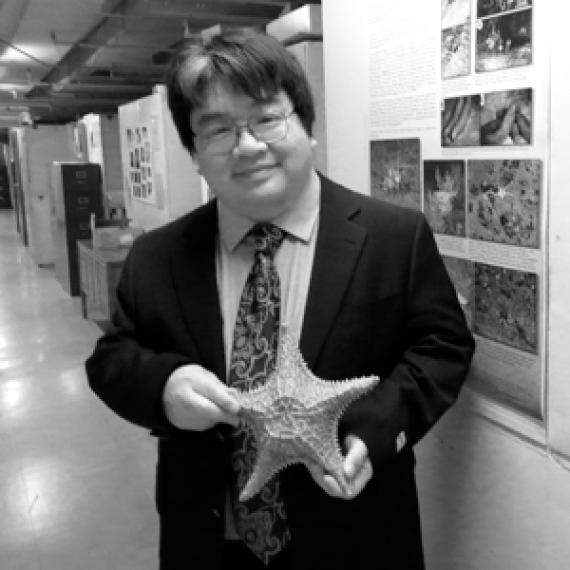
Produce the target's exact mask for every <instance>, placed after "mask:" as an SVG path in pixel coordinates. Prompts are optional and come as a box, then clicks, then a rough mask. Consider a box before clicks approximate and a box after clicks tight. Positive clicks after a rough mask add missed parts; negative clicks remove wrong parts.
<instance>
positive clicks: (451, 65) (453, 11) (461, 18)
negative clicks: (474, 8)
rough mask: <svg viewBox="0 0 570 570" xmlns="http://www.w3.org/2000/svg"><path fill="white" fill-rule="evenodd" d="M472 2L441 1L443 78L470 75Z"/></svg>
mask: <svg viewBox="0 0 570 570" xmlns="http://www.w3.org/2000/svg"><path fill="white" fill-rule="evenodd" d="M470 16H471V0H441V77H442V79H449V78H451V77H461V76H463V75H468V74H469V70H470V65H471V17H470Z"/></svg>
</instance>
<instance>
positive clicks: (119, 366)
mask: <svg viewBox="0 0 570 570" xmlns="http://www.w3.org/2000/svg"><path fill="white" fill-rule="evenodd" d="M321 183H322V198H321V211H320V226H319V234H318V239H317V244H316V252H315V260H314V265H313V272H312V277H311V283H310V289H309V294H308V299H307V306H306V313H305V319H304V324H303V330H302V338H301V352H302V353H303V355H304V357H305V360H306V361H307V363H308V365H309V367H310V368H311V369H312V370H313V372H314V373H315V374H317V375H318V376H320V377H323V378H330V379H344V378H349V377H354V376H360V375H369V374H378V375H379V376H380V377H381V378H382V382H381V384H380V385H379V386H378V387H377V388H376V389H375V390H373V391H372V392H371V393H370V394H367V395H366V396H364V397H362V398H361V399H359V400H357V401H356V402H355V403H353V404H352V405H351V406H350V407H349V409H348V410H347V412H346V413H345V415H344V416H343V418H342V421H341V426H340V431H341V435H342V434H343V433H346V432H351V433H354V434H356V435H358V436H359V437H361V438H362V439H363V440H364V442H365V443H366V445H367V447H368V450H369V454H370V458H371V461H372V464H373V468H374V477H373V479H372V480H371V481H370V482H369V484H368V485H367V486H366V487H365V489H364V490H363V492H362V493H361V494H360V495H359V496H358V497H357V498H356V499H354V500H351V501H344V500H340V499H333V498H330V497H328V496H327V495H326V494H325V493H324V492H323V491H321V490H320V489H319V488H318V487H317V486H316V485H315V484H314V483H313V481H312V479H311V478H310V475H309V474H308V471H307V470H306V469H305V467H303V466H301V465H299V466H292V467H289V468H288V469H286V470H285V471H283V473H282V475H281V477H282V481H283V483H282V485H283V492H284V496H285V500H286V506H287V510H288V518H289V524H290V526H291V531H292V536H293V542H292V548H293V556H294V559H295V562H294V565H293V568H294V569H295V570H298V569H299V570H300V569H304V568H307V569H308V568H323V569H324V568H326V569H331V568H342V567H350V568H352V569H357V568H386V569H397V570H402V569H406V568H409V569H414V570H418V569H420V568H423V562H422V551H421V550H422V547H421V536H420V530H419V516H418V508H417V499H416V488H415V481H414V474H413V465H414V456H413V452H412V446H413V444H415V443H416V442H417V441H418V440H419V439H420V438H421V437H422V436H423V435H424V434H425V433H426V432H427V430H428V429H429V428H430V427H432V426H433V424H434V423H435V422H436V421H437V419H438V418H439V417H440V416H441V414H442V413H443V412H444V411H445V410H446V409H447V408H448V407H449V406H450V405H451V404H452V403H453V402H454V400H455V399H456V397H457V395H458V392H459V390H460V387H461V384H462V382H463V380H464V378H465V376H466V373H467V370H468V367H469V363H470V360H471V355H472V352H473V339H472V336H471V334H470V333H469V331H468V329H467V326H466V323H465V319H464V316H463V313H462V310H461V308H460V306H459V304H458V302H457V297H456V293H455V290H454V288H453V286H452V285H451V282H450V280H449V278H448V275H447V272H446V270H445V267H444V265H443V263H442V261H441V258H440V256H439V254H438V251H437V248H436V245H435V242H434V239H433V236H432V233H431V231H430V229H429V228H428V225H427V223H426V221H425V219H424V217H423V215H422V214H420V213H418V212H415V211H412V210H407V209H402V208H397V207H394V206H391V205H388V204H385V203H382V202H380V201H378V200H374V199H371V198H369V197H365V196H362V195H360V194H356V193H353V192H350V191H348V190H346V189H344V188H342V187H340V186H338V185H336V184H334V183H333V182H331V181H330V180H327V179H326V178H324V177H321ZM216 212H217V210H216V206H215V203H214V202H211V203H209V204H207V205H205V206H203V207H201V208H199V209H197V210H195V211H193V212H191V213H190V214H188V215H186V216H184V217H182V218H180V219H178V220H176V221H174V222H172V223H170V224H167V225H165V226H163V227H161V228H159V229H157V230H154V231H152V232H149V233H148V234H145V235H143V236H141V237H140V238H139V239H138V240H137V241H136V242H135V244H134V245H133V247H132V249H131V251H130V253H129V256H128V258H127V261H126V263H125V266H124V269H123V273H122V278H121V282H120V285H119V288H118V309H117V312H116V314H115V316H114V329H113V330H112V331H111V332H110V333H108V334H106V335H105V336H103V337H102V338H101V339H100V340H99V342H98V344H97V347H96V349H95V351H94V354H93V355H92V356H91V357H90V358H89V359H88V361H87V372H88V377H89V382H90V385H91V387H92V388H93V390H94V391H95V392H96V393H97V394H98V395H99V397H100V398H101V399H102V400H103V401H104V402H105V403H106V404H107V405H108V406H109V407H111V408H112V409H113V410H114V411H115V412H116V413H118V414H119V415H121V416H122V417H124V418H126V419H127V420H129V421H131V422H134V423H135V424H138V425H141V426H145V427H147V428H149V429H151V430H152V432H153V433H154V434H155V435H158V436H159V462H158V467H157V486H156V500H157V508H158V511H159V514H160V515H161V557H162V568H163V569H166V568H168V569H174V568H182V567H184V568H208V569H214V568H216V567H218V563H219V558H220V555H221V544H222V540H223V532H224V520H223V519H224V516H223V513H224V497H225V492H226V473H227V467H226V458H227V449H226V440H227V437H226V434H227V429H226V427H224V426H217V427H215V428H213V429H210V430H207V431H205V432H189V431H187V432H184V431H181V430H177V429H176V428H174V427H173V426H172V425H170V424H169V423H168V421H167V420H166V418H165V416H164V412H163V409H162V405H161V394H162V390H163V387H164V384H165V382H166V380H167V378H168V376H169V374H170V373H171V372H172V371H173V370H174V369H175V368H176V367H178V366H180V365H182V364H185V363H190V362H193V363H199V364H201V365H202V366H204V367H206V368H207V369H209V370H211V371H213V372H214V373H215V374H217V375H218V376H219V377H220V378H221V379H225V364H224V349H223V340H222V317H221V313H220V306H219V302H218V291H217V287H216V272H215V241H216V231H217V213H216ZM400 432H404V433H405V434H406V437H407V444H406V446H405V447H404V449H403V450H401V451H400V452H399V453H396V445H395V440H396V437H397V435H398V434H399V433H400ZM192 562H194V564H192ZM189 564H190V565H189Z"/></svg>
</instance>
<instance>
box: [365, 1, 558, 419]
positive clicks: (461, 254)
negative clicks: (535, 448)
mask: <svg viewBox="0 0 570 570" xmlns="http://www.w3.org/2000/svg"><path fill="white" fill-rule="evenodd" d="M534 3H536V0H535V2H534ZM440 5H441V12H440V14H439V15H434V13H433V12H434V11H433V3H430V2H426V3H425V6H424V7H422V8H420V7H418V10H420V11H421V10H424V11H425V14H424V13H422V14H421V15H418V16H417V17H414V18H413V19H406V7H405V6H402V7H396V6H394V10H393V11H392V13H391V14H389V15H387V14H386V12H385V11H382V10H381V9H380V8H379V7H377V6H376V5H375V3H374V2H373V1H371V2H369V11H370V21H371V27H370V33H369V67H370V99H369V104H370V117H371V121H370V123H371V127H370V135H369V136H370V183H371V187H370V193H371V195H372V196H373V197H375V198H377V199H385V200H386V199H387V200H389V201H399V202H400V203H403V204H404V205H406V206H408V207H416V208H417V209H420V210H421V211H423V212H424V214H425V216H426V218H427V220H428V222H429V224H430V226H431V228H432V230H433V232H434V234H435V236H436V241H437V243H438V247H439V249H440V252H441V253H442V256H443V259H444V263H445V265H446V267H447V269H448V272H449V275H450V277H451V280H452V282H453V283H454V285H455V287H456V291H457V296H458V299H459V301H460V304H461V306H462V308H463V311H464V313H465V316H466V319H467V322H468V324H469V326H470V328H471V330H472V332H473V334H474V336H475V338H476V341H477V351H476V355H475V357H474V361H473V366H472V372H471V375H470V378H469V380H468V384H469V385H470V386H471V387H472V388H473V389H474V390H476V391H478V392H480V393H483V394H485V396H486V397H488V398H490V399H491V400H492V401H494V402H497V403H499V404H501V405H503V406H505V407H506V408H508V409H509V410H514V411H516V412H518V413H521V414H523V415H524V416H526V417H528V418H529V419H531V420H532V421H536V422H542V421H543V419H544V416H545V410H544V401H545V353H546V312H547V311H546V298H547V282H546V278H547V272H546V262H547V252H546V242H547V240H546V239H545V236H546V229H547V228H546V219H547V216H546V213H547V204H548V196H547V192H546V188H547V184H546V181H547V179H548V173H547V172H546V167H547V165H548V160H547V156H548V154H547V152H548V150H547V147H548V145H547V133H546V124H547V122H548V93H547V86H548V75H547V73H548V65H547V59H546V58H547V53H546V50H544V49H540V41H539V39H540V38H537V37H535V29H536V22H535V18H536V15H535V10H536V7H535V6H534V5H533V2H531V1H530V0H442V1H441V4H440ZM414 6H419V3H418V4H415V5H414ZM436 16H437V17H436ZM404 22H405V25H404V24H403V23H404ZM396 24H397V25H396ZM394 27H397V29H398V30H399V34H398V35H395V34H394V33H393V29H394ZM411 53H413V54H414V55H413V56H412V55H411ZM420 65H421V66H422V70H421V71H419V72H417V68H418V66H420ZM409 141H416V142H415V143H414V145H417V147H418V150H417V152H416V151H415V148H414V152H413V153H412V152H410V150H409V148H410V142H409ZM404 149H407V150H404ZM412 157H420V161H419V162H420V164H419V166H418V165H417V164H416V166H415V167H413V166H412V163H413V162H414V161H413V160H411V159H412ZM404 165H405V168H407V169H408V170H405V168H403V167H404ZM415 172H419V175H420V176H419V179H420V187H419V189H418V192H417V193H416V192H415V186H414V184H413V183H411V182H410V180H413V179H414V178H413V176H412V175H411V173H414V174H415ZM404 181H405V182H404ZM402 186H404V187H405V190H404V191H403V192H402V191H401V190H400V189H401V188H402ZM412 196H413V199H412Z"/></svg>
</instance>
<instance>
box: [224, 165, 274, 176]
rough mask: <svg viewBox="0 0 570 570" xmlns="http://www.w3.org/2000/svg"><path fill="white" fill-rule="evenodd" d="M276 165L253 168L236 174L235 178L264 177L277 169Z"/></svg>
mask: <svg viewBox="0 0 570 570" xmlns="http://www.w3.org/2000/svg"><path fill="white" fill-rule="evenodd" d="M275 166H276V165H275V164H265V165H263V166H252V167H251V168H244V169H242V170H238V171H236V172H234V176H237V177H243V178H246V177H248V176H255V175H258V174H259V175H262V174H264V173H266V172H268V171H270V170H273V169H274V168H275Z"/></svg>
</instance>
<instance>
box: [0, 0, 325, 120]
mask: <svg viewBox="0 0 570 570" xmlns="http://www.w3.org/2000/svg"><path fill="white" fill-rule="evenodd" d="M307 3H313V4H319V3H320V2H319V1H318V0H317V1H315V0H313V1H312V2H305V1H295V2H287V1H285V0H203V1H201V2H194V1H189V0H0V128H2V127H6V126H12V125H14V124H22V123H31V122H40V123H65V122H68V121H72V120H76V119H77V118H79V117H80V116H82V115H84V114H86V113H89V112H92V113H114V112H116V110H117V107H118V105H120V104H122V103H124V102H127V101H132V100H134V99H138V98H139V97H142V96H144V95H147V94H148V93H150V92H151V91H152V87H153V86H154V85H156V84H157V83H160V82H161V81H162V78H163V74H164V71H165V69H166V64H167V61H168V58H169V56H170V54H171V53H172V50H173V48H174V47H175V46H176V44H177V43H178V42H180V41H181V40H182V39H183V38H184V37H192V36H194V35H200V34H201V33H204V30H211V29H212V28H213V27H214V26H221V27H222V28H227V27H236V26H247V27H251V26H253V27H260V28H264V27H265V25H266V24H267V23H268V22H270V21H272V20H274V19H276V18H278V17H279V16H281V15H284V14H286V13H287V12H289V11H291V10H293V9H295V8H298V7H300V6H302V5H304V4H307Z"/></svg>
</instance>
